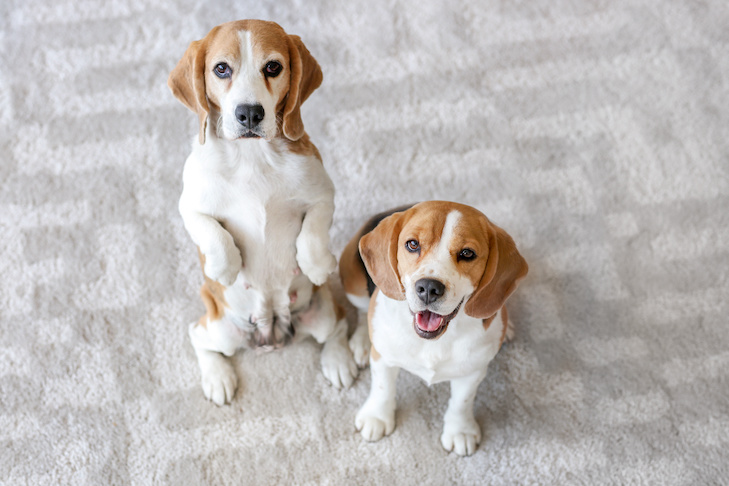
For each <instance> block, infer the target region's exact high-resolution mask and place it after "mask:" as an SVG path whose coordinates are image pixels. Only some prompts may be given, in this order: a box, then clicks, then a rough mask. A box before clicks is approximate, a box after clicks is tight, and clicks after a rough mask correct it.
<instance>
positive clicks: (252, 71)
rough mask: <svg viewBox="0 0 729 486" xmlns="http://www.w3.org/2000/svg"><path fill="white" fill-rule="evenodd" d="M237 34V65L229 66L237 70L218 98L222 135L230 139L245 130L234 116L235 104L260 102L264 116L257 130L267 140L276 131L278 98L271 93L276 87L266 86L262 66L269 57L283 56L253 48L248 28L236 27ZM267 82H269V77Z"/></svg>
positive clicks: (278, 57)
mask: <svg viewBox="0 0 729 486" xmlns="http://www.w3.org/2000/svg"><path fill="white" fill-rule="evenodd" d="M238 37H239V39H240V52H239V56H240V59H239V63H238V64H239V65H238V66H231V67H232V68H233V69H237V73H234V74H233V81H232V85H231V87H230V89H229V90H228V91H227V92H226V93H225V94H224V95H223V96H222V99H221V103H220V109H221V112H222V113H221V116H222V124H221V127H220V128H221V129H222V131H223V137H224V138H227V139H231V140H232V139H236V138H238V137H239V136H240V135H241V132H242V131H245V130H244V129H243V128H242V125H241V124H240V123H239V122H238V120H237V118H236V115H235V111H236V108H238V106H240V105H261V106H262V107H263V110H264V117H263V121H262V122H261V124H260V125H259V129H258V132H260V134H261V135H262V136H263V137H264V138H265V139H267V140H270V139H272V138H273V137H274V136H275V135H276V103H277V100H276V99H275V97H274V94H275V92H276V90H271V91H273V93H272V92H271V91H269V89H268V88H267V85H266V79H265V77H264V75H263V68H264V66H265V64H266V62H268V60H270V59H269V57H270V58H271V59H276V60H280V59H282V57H283V56H281V55H279V54H278V53H274V52H271V53H259V52H256V45H255V43H254V42H253V39H252V35H251V33H250V32H248V31H245V30H242V31H239V32H238ZM263 55H265V56H266V57H265V58H264V57H263ZM269 82H272V79H271V80H269Z"/></svg>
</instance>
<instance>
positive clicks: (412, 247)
mask: <svg viewBox="0 0 729 486" xmlns="http://www.w3.org/2000/svg"><path fill="white" fill-rule="evenodd" d="M405 248H407V249H408V251H409V252H410V253H415V252H416V251H418V250H419V249H420V243H418V240H408V241H407V243H405Z"/></svg>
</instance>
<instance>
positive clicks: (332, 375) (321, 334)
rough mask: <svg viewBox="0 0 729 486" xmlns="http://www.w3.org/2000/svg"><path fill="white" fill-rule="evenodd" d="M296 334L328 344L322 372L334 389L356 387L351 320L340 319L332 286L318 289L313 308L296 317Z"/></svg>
mask: <svg viewBox="0 0 729 486" xmlns="http://www.w3.org/2000/svg"><path fill="white" fill-rule="evenodd" d="M296 332H297V334H298V333H301V334H302V335H309V336H312V337H313V338H314V339H316V341H317V342H319V343H323V344H324V347H323V348H322V350H321V370H322V373H323V374H324V377H325V378H326V379H327V380H329V382H330V383H331V384H332V385H333V386H335V387H336V388H349V387H350V386H352V383H354V379H355V378H357V374H358V373H359V370H358V369H357V364H356V363H355V362H354V359H353V358H352V352H351V351H350V350H349V346H348V345H347V320H346V318H345V317H344V316H342V317H341V318H339V319H338V318H337V312H336V310H335V308H334V297H333V296H332V292H331V289H330V288H329V286H328V285H325V286H323V287H320V288H319V289H317V291H316V292H315V293H314V294H313V295H312V297H311V304H310V305H309V307H308V308H307V309H306V310H303V311H301V312H299V313H297V314H296Z"/></svg>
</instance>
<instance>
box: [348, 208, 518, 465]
mask: <svg viewBox="0 0 729 486" xmlns="http://www.w3.org/2000/svg"><path fill="white" fill-rule="evenodd" d="M358 250H359V251H358ZM339 266H340V275H341V278H342V283H343V286H344V289H345V291H346V293H347V296H348V297H349V299H350V301H351V302H352V304H353V305H355V306H356V307H358V308H359V309H360V310H362V311H365V310H366V311H367V315H368V322H369V335H370V338H371V341H372V347H371V350H370V369H371V370H372V389H371V391H370V395H369V397H368V398H367V401H366V402H365V403H364V405H363V406H362V408H361V409H360V410H359V412H358V413H357V416H356V419H355V426H356V427H357V430H360V431H361V434H362V437H364V438H365V439H366V440H368V441H376V440H379V439H380V438H382V437H383V436H384V435H389V434H390V433H391V432H392V431H393V429H394V428H395V382H396V379H397V375H398V372H399V370H400V369H401V368H402V369H405V370H407V371H409V372H410V373H413V374H415V375H417V376H419V377H420V378H422V379H423V380H425V382H426V383H428V385H430V384H433V383H438V382H441V381H450V383H451V398H450V401H449V402H448V409H447V410H446V413H445V417H444V426H443V433H442V435H441V444H442V445H443V447H444V448H445V449H446V450H448V451H455V452H456V453H457V454H459V455H471V454H473V453H474V452H475V450H476V447H477V445H478V443H479V442H480V440H481V429H480V428H479V425H478V424H477V423H476V420H475V419H474V416H473V402H474V399H475V398H476V390H477V388H478V385H479V383H481V381H482V380H483V379H484V378H485V377H486V369H487V367H488V364H489V362H490V361H491V360H492V359H493V357H494V356H495V355H496V353H497V352H498V351H499V348H500V347H501V344H502V343H503V342H504V339H505V338H506V337H507V336H509V337H511V336H510V334H511V333H512V331H511V325H510V323H509V319H508V315H507V312H506V307H505V306H504V302H506V299H507V298H508V297H509V295H511V293H512V292H514V290H515V289H516V287H517V284H518V283H519V281H520V280H521V279H522V278H524V277H525V276H526V274H527V270H528V267H527V264H526V261H524V258H522V256H521V255H520V254H519V252H518V251H517V249H516V246H515V245H514V241H513V240H512V239H511V237H510V236H509V235H508V234H506V232H505V231H504V230H502V229H501V228H499V227H498V226H496V225H494V224H493V223H491V222H490V221H489V220H488V219H487V218H486V216H484V215H483V214H482V213H481V212H479V211H478V210H476V209H474V208H472V207H470V206H464V205H462V204H457V203H452V202H443V201H429V202H423V203H420V204H416V205H415V206H412V207H411V208H409V209H406V208H399V209H398V210H396V212H394V213H392V214H389V213H383V214H380V215H378V216H376V217H375V218H373V219H372V220H370V221H369V222H368V223H367V224H365V225H364V227H363V228H362V229H360V231H359V232H358V233H357V235H356V236H355V237H354V238H353V239H352V240H351V241H350V242H349V244H348V245H347V247H346V249H345V250H344V252H343V253H342V258H341V259H340V263H339ZM369 295H371V297H369V299H368V296H369ZM367 301H368V302H367Z"/></svg>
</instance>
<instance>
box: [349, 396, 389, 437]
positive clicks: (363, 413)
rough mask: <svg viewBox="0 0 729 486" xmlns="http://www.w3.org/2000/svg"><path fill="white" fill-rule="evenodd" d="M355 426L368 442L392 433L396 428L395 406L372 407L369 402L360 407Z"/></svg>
mask: <svg viewBox="0 0 729 486" xmlns="http://www.w3.org/2000/svg"><path fill="white" fill-rule="evenodd" d="M354 426H355V427H356V428H357V430H359V431H360V434H362V438H363V439H364V440H366V441H368V442H374V441H377V440H380V439H382V438H383V437H384V436H386V435H390V434H391V433H392V431H393V430H395V409H394V407H386V406H385V407H371V406H368V405H367V403H365V404H364V406H363V407H362V408H361V409H359V412H357V416H356V417H355V419H354Z"/></svg>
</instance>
